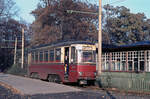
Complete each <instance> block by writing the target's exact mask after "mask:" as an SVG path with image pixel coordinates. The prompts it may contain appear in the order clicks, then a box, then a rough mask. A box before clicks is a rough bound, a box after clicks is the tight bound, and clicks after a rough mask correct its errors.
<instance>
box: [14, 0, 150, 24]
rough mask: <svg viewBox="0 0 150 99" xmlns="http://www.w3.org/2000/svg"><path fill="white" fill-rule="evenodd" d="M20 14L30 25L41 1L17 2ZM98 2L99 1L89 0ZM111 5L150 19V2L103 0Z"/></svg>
mask: <svg viewBox="0 0 150 99" xmlns="http://www.w3.org/2000/svg"><path fill="white" fill-rule="evenodd" d="M15 1H16V4H17V6H18V8H19V9H20V12H19V13H18V19H19V18H21V19H23V20H25V21H27V22H28V23H32V22H33V21H34V17H33V16H32V15H31V14H30V13H31V12H32V11H33V10H34V9H36V6H37V3H38V1H39V0H15ZM89 1H91V2H92V1H93V2H97V3H98V1H99V0H89ZM105 4H111V5H114V6H125V7H127V8H129V9H130V11H131V12H132V13H138V12H140V13H144V14H145V15H146V17H147V18H150V10H149V9H150V5H149V4H150V0H102V5H105Z"/></svg>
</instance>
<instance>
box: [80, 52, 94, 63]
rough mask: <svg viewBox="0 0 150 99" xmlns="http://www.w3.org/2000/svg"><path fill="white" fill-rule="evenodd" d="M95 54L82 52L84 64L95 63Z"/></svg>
mask: <svg viewBox="0 0 150 99" xmlns="http://www.w3.org/2000/svg"><path fill="white" fill-rule="evenodd" d="M92 57H93V54H92V51H90V52H89V51H83V52H82V62H93V59H92Z"/></svg>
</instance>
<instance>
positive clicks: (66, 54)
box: [64, 47, 69, 77]
mask: <svg viewBox="0 0 150 99" xmlns="http://www.w3.org/2000/svg"><path fill="white" fill-rule="evenodd" d="M64 52H65V53H64V55H65V56H64V69H65V77H68V76H69V47H65V51H64Z"/></svg>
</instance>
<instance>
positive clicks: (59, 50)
mask: <svg viewBox="0 0 150 99" xmlns="http://www.w3.org/2000/svg"><path fill="white" fill-rule="evenodd" d="M55 56H56V62H60V60H61V49H60V48H58V49H56V51H55Z"/></svg>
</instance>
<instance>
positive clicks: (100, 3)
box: [98, 0, 102, 75]
mask: <svg viewBox="0 0 150 99" xmlns="http://www.w3.org/2000/svg"><path fill="white" fill-rule="evenodd" d="M101 20H102V2H101V0H99V32H98V75H101V73H102V60H101V56H102V21H101Z"/></svg>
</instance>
